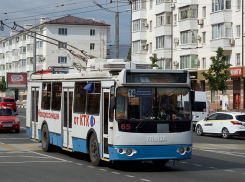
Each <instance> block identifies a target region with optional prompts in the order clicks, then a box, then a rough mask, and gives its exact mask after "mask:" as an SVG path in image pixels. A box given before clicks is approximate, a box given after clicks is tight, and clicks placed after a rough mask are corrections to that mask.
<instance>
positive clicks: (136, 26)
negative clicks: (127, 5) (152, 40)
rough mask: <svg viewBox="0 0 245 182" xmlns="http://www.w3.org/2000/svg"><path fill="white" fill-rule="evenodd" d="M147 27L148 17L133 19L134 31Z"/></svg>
mask: <svg viewBox="0 0 245 182" xmlns="http://www.w3.org/2000/svg"><path fill="white" fill-rule="evenodd" d="M146 29H147V22H146V19H139V20H134V21H133V31H140V30H146Z"/></svg>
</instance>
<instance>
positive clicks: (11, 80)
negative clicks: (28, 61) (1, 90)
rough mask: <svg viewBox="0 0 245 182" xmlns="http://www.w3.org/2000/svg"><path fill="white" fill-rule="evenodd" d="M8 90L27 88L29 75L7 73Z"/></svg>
mask: <svg viewBox="0 0 245 182" xmlns="http://www.w3.org/2000/svg"><path fill="white" fill-rule="evenodd" d="M6 82H7V83H6V88H27V73H10V72H8V73H7V79H6Z"/></svg>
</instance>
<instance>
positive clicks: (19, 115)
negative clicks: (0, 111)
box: [17, 115, 26, 118]
mask: <svg viewBox="0 0 245 182" xmlns="http://www.w3.org/2000/svg"><path fill="white" fill-rule="evenodd" d="M17 117H20V118H26V117H25V116H20V115H18V116H17Z"/></svg>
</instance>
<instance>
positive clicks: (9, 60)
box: [4, 57, 12, 63]
mask: <svg viewBox="0 0 245 182" xmlns="http://www.w3.org/2000/svg"><path fill="white" fill-rule="evenodd" d="M11 60H12V57H5V59H4V62H5V63H10V62H11Z"/></svg>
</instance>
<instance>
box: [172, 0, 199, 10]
mask: <svg viewBox="0 0 245 182" xmlns="http://www.w3.org/2000/svg"><path fill="white" fill-rule="evenodd" d="M177 4H178V7H179V8H181V7H184V6H187V5H198V0H185V1H184V2H183V0H177Z"/></svg>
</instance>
